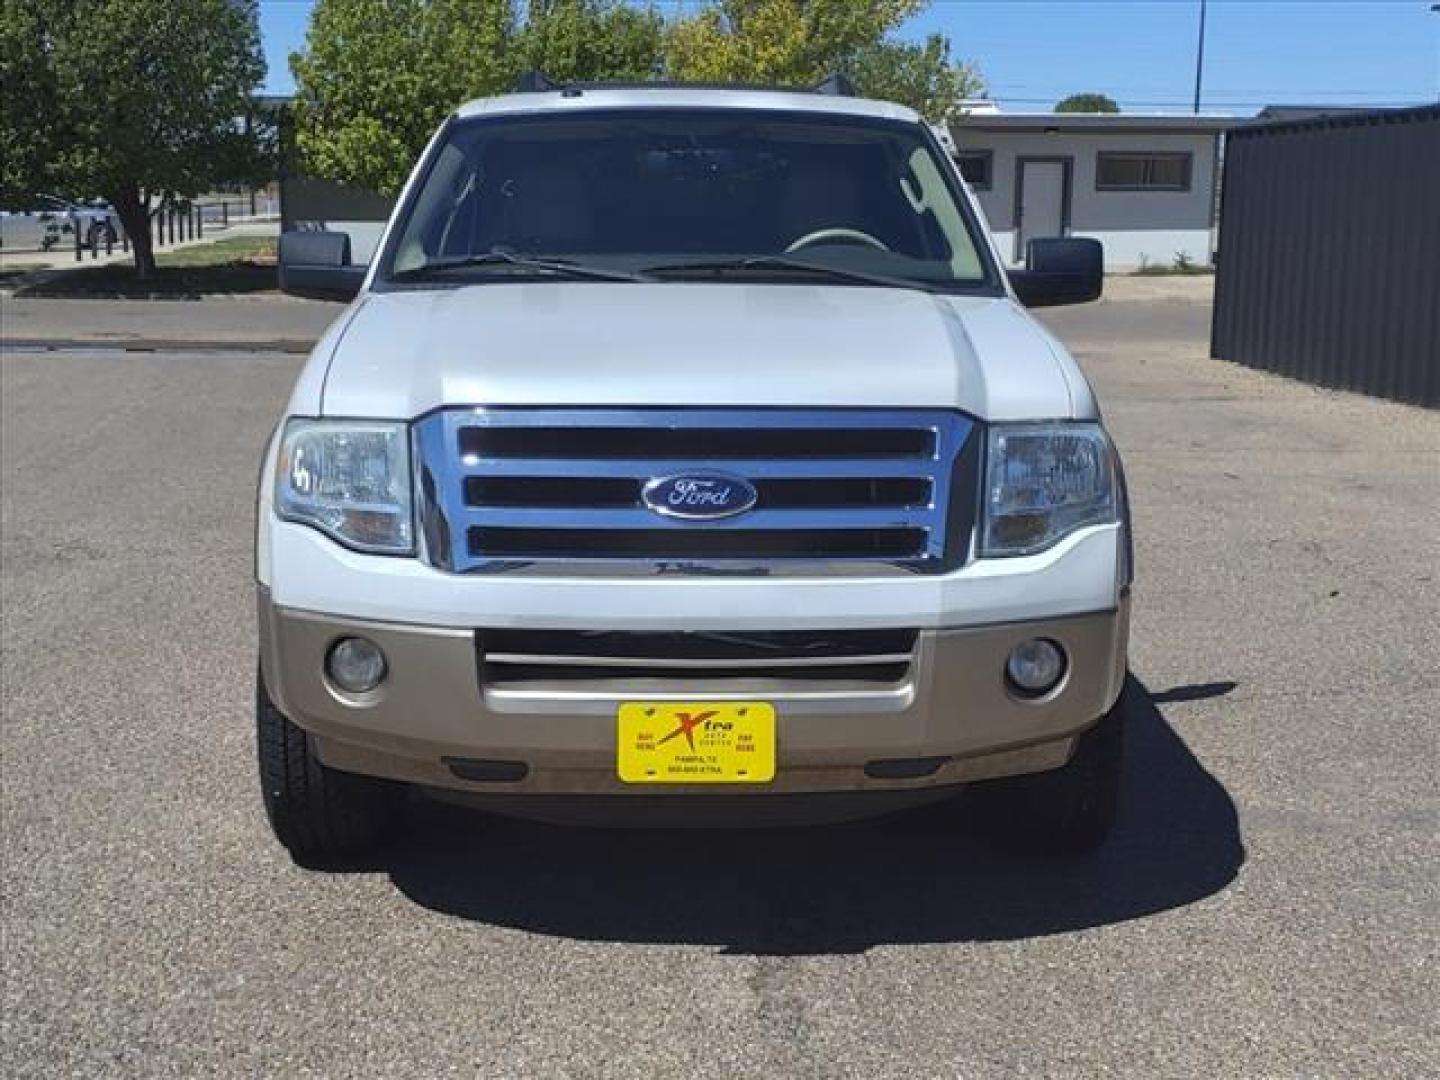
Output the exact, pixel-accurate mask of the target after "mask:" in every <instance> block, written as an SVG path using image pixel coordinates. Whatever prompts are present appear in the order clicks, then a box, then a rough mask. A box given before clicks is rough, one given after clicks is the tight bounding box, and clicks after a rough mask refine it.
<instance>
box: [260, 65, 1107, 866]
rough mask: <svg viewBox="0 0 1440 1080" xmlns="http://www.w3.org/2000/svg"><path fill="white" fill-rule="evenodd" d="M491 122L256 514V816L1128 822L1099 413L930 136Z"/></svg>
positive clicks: (360, 286) (558, 93) (333, 283)
mask: <svg viewBox="0 0 1440 1080" xmlns="http://www.w3.org/2000/svg"><path fill="white" fill-rule="evenodd" d="M827 88H828V90H829V91H831V92H826V93H813V94H809V93H800V92H779V91H751V90H717V89H704V88H693V87H675V86H668V87H667V86H658V85H646V86H638V87H617V86H584V87H565V88H561V89H542V90H537V91H533V92H526V93H518V94H514V95H511V96H507V97H500V98H492V99H487V100H483V101H475V102H471V103H470V104H468V105H465V106H463V107H461V108H460V109H458V110H457V111H456V112H455V113H454V115H452V116H451V117H450V118H449V119H448V120H446V122H445V124H444V125H443V127H442V128H441V129H440V130H439V132H437V133H436V135H435V137H434V139H433V140H432V141H431V143H430V145H429V147H428V148H427V149H426V151H425V152H424V154H423V156H422V157H421V159H420V162H419V164H418V166H417V167H416V169H415V172H414V175H413V176H412V177H411V179H410V181H409V183H408V184H407V186H406V188H405V190H404V192H403V194H402V195H401V197H400V200H399V202H398V205H397V206H396V209H395V212H394V215H393V217H392V218H391V221H390V223H389V226H388V227H387V229H386V232H385V234H384V237H383V239H382V241H381V243H380V246H379V248H378V250H377V253H376V256H375V258H374V260H373V262H372V264H371V265H370V266H369V267H368V268H365V267H355V266H351V265H350V259H349V242H348V238H347V237H345V236H344V235H343V234H337V233H325V232H312V233H293V234H286V235H285V236H284V237H283V238H282V243H281V279H282V285H283V286H284V287H285V288H286V289H287V290H289V291H291V292H295V293H300V294H305V295H315V294H327V295H336V294H343V295H347V296H354V302H353V303H351V304H350V306H349V307H347V308H346V309H345V311H344V312H343V313H342V314H341V315H340V317H339V318H338V319H337V320H336V321H335V323H334V325H333V326H332V327H331V328H330V330H329V331H328V332H327V333H326V334H325V336H324V338H323V339H322V340H321V341H320V343H319V344H318V345H317V346H316V348H315V350H314V352H313V354H312V355H311V357H310V360H309V362H308V363H307V364H306V366H305V368H304V370H303V371H302V373H301V374H300V377H299V380H298V382H297V384H296V386H295V390H294V393H293V395H292V396H291V398H290V402H289V406H288V407H287V409H286V411H285V417H284V419H283V421H282V422H281V423H280V425H279V427H278V428H277V429H276V431H275V434H274V437H273V438H272V439H271V441H270V445H269V447H268V449H267V451H266V456H265V462H264V467H263V469H262V472H261V482H260V492H259V529H258V537H257V549H258V550H257V575H258V579H259V606H260V620H259V624H260V674H261V678H260V681H259V685H258V709H257V712H258V724H259V753H260V770H261V779H262V783H263V787H264V796H265V805H266V808H267V810H268V813H269V818H270V821H271V824H272V825H273V827H274V830H275V832H276V834H277V835H278V836H279V838H280V840H281V841H282V842H283V843H284V844H285V845H286V846H287V847H288V848H289V849H290V850H291V852H292V853H294V854H295V855H296V856H297V857H300V858H307V859H309V858H315V857H321V856H325V855H328V854H333V853H338V852H343V851H351V850H354V849H356V848H360V847H363V846H366V845H369V844H371V843H373V842H375V841H376V840H377V839H378V838H379V836H380V835H381V833H382V832H383V831H384V829H385V827H386V826H387V825H388V824H389V823H390V822H391V821H392V820H393V819H394V817H395V816H396V814H397V813H398V812H399V811H398V807H399V803H398V798H397V796H398V795H399V793H400V792H401V791H402V790H403V788H404V787H405V786H406V785H410V786H415V787H419V788H423V789H427V790H429V791H430V792H431V793H437V794H442V795H444V796H446V797H449V798H459V799H468V800H472V801H475V802H477V803H479V804H481V805H484V806H488V807H491V808H493V809H496V810H500V811H503V812H509V813H515V814H524V815H532V816H537V817H546V818H562V819H566V820H579V821H584V822H592V823H593V822H605V823H610V822H619V823H637V822H638V823H644V822H658V821H667V822H669V821H681V822H684V821H700V822H707V823H720V824H725V823H739V822H756V821H762V822H763V821H786V822H789V821H795V820H813V819H818V818H824V819H834V818H840V817H845V816H855V815H861V814H866V813H874V812H879V811H882V810H890V809H895V808H898V807H904V806H910V805H915V804H919V803H923V802H926V801H930V800H936V799H940V798H945V797H948V796H950V795H953V794H954V793H956V792H957V791H958V790H959V789H960V788H961V787H962V786H967V785H975V791H976V794H977V795H979V796H980V798H979V799H978V800H977V801H978V802H980V803H981V807H980V808H981V809H982V810H984V811H985V812H986V813H988V815H989V816H990V817H991V819H992V820H993V821H994V822H995V823H996V824H997V826H998V827H1000V828H1001V829H1003V830H1004V832H1005V833H1006V834H1007V835H1008V836H1010V837H1011V838H1013V839H1015V840H1018V841H1020V842H1021V843H1023V844H1024V845H1025V846H1028V847H1031V848H1044V849H1051V850H1063V851H1074V850H1084V849H1087V848H1090V847H1093V846H1094V845H1096V844H1098V843H1099V842H1100V841H1101V840H1103V838H1104V836H1105V834H1106V831H1107V830H1108V828H1109V825H1110V822H1111V819H1112V817H1113V814H1114V807H1115V800H1116V792H1117V786H1118V782H1119V763H1120V749H1121V737H1122V728H1123V721H1122V712H1123V710H1122V709H1121V708H1120V706H1119V704H1118V702H1120V700H1121V698H1122V689H1123V687H1124V685H1125V681H1126V639H1127V629H1128V607H1129V592H1130V577H1131V558H1130V551H1129V529H1128V522H1127V512H1126V503H1125V494H1124V486H1123V481H1122V477H1121V472H1120V465H1119V461H1118V459H1117V458H1116V455H1115V451H1114V448H1113V447H1112V445H1111V443H1110V440H1109V438H1108V437H1107V436H1106V434H1105V431H1104V429H1103V428H1102V427H1101V425H1100V414H1099V410H1098V408H1097V406H1096V402H1095V397H1094V395H1093V394H1092V393H1091V390H1090V387H1089V385H1088V384H1087V383H1086V381H1085V378H1084V376H1083V375H1082V374H1081V372H1080V370H1079V368H1078V367H1077V366H1076V364H1075V362H1074V360H1072V359H1071V357H1070V355H1069V354H1068V353H1067V352H1066V351H1065V349H1064V347H1063V346H1062V345H1061V344H1060V343H1059V342H1058V341H1056V340H1055V338H1053V337H1052V336H1051V335H1050V334H1048V333H1047V332H1046V331H1045V330H1044V329H1043V328H1042V327H1041V326H1040V325H1039V324H1037V323H1036V322H1035V321H1034V320H1033V319H1032V318H1031V317H1030V316H1029V315H1028V314H1027V313H1026V311H1025V309H1024V306H1023V305H1026V304H1029V305H1031V306H1035V305H1039V304H1046V303H1070V302H1076V301H1082V300H1089V299H1094V298H1095V297H1096V296H1098V295H1099V291H1100V280H1101V278H1100V265H1101V258H1100V256H1101V253H1100V250H1099V245H1098V244H1096V243H1095V242H1093V241H1089V240H1052V241H1037V242H1035V244H1034V245H1033V246H1032V249H1031V251H1030V261H1029V265H1028V266H1027V268H1026V269H1025V270H1016V271H1011V272H1009V273H1008V274H1007V272H1006V271H1005V270H1004V269H1003V268H1002V265H1001V261H1000V259H999V258H998V257H997V253H996V251H995V249H994V246H993V244H992V243H991V241H990V239H989V237H988V235H987V233H986V231H985V229H984V226H983V225H982V219H981V216H980V213H979V211H978V209H977V207H976V205H975V203H974V200H973V199H972V197H971V196H970V194H969V193H968V191H967V190H966V189H965V186H964V184H963V183H962V181H961V179H960V176H959V175H958V173H957V170H956V169H955V167H954V164H953V163H952V161H951V160H950V158H949V156H948V155H947V154H946V153H945V152H944V151H943V149H942V147H941V146H940V145H939V143H938V142H937V140H936V138H935V135H934V133H933V132H932V131H931V130H930V129H929V128H928V127H927V126H926V125H925V123H924V122H923V121H922V120H921V119H920V118H919V117H918V116H917V115H916V114H915V113H913V112H911V111H910V110H908V109H905V108H901V107H899V106H896V105H891V104H886V103H882V102H877V101H865V100H858V99H855V98H852V97H848V96H845V95H844V94H843V93H836V92H834V91H835V90H836V84H835V83H833V82H832V83H829V84H827Z"/></svg>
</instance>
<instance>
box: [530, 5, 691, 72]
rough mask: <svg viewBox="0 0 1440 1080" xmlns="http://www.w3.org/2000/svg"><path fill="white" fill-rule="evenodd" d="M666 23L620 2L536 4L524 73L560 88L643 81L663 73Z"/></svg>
mask: <svg viewBox="0 0 1440 1080" xmlns="http://www.w3.org/2000/svg"><path fill="white" fill-rule="evenodd" d="M664 31H665V21H664V19H662V18H661V17H660V14H659V13H658V12H657V11H655V10H654V9H653V8H637V7H631V6H630V5H628V4H624V3H620V2H619V0H530V3H529V5H528V6H527V8H526V14H525V22H524V25H523V27H522V28H521V30H520V34H519V39H520V40H519V49H518V52H519V54H520V56H521V57H522V58H523V64H522V68H523V69H524V70H527V71H541V72H544V73H545V75H547V76H548V77H549V78H551V79H554V80H556V81H557V82H567V83H568V82H597V81H600V80H604V79H620V80H628V81H638V80H642V79H649V78H653V77H654V76H655V75H656V74H658V73H659V71H660V67H661V59H662V56H663V52H664Z"/></svg>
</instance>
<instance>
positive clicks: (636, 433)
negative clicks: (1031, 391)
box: [460, 426, 935, 461]
mask: <svg viewBox="0 0 1440 1080" xmlns="http://www.w3.org/2000/svg"><path fill="white" fill-rule="evenodd" d="M934 452H935V435H934V432H932V431H927V430H926V429H924V428H904V427H897V428H844V427H837V428H829V429H806V428H779V429H776V428H749V427H709V426H707V427H698V428H696V427H690V428H673V427H643V426H628V427H602V426H595V427H553V428H534V427H526V428H512V427H488V426H485V427H480V426H476V427H467V428H464V429H462V430H461V432H460V454H461V456H462V457H475V458H482V457H511V458H515V457H521V458H589V457H598V458H609V459H615V460H631V459H639V460H649V459H653V458H667V457H682V456H683V457H686V458H689V459H691V460H697V459H698V460H703V461H718V460H737V461H738V460H749V459H755V458H760V459H764V458H788V459H817V460H819V459H827V458H845V457H848V458H867V457H910V458H917V457H918V458H925V457H929V456H930V455H931V454H933V453H934Z"/></svg>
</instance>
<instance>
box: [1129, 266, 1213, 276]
mask: <svg viewBox="0 0 1440 1080" xmlns="http://www.w3.org/2000/svg"><path fill="white" fill-rule="evenodd" d="M1213 273H1215V268H1214V267H1213V266H1202V265H1200V264H1199V263H1191V264H1190V265H1189V266H1186V267H1183V268H1182V267H1179V266H1166V265H1165V264H1164V263H1156V264H1154V265H1153V266H1142V267H1140V268H1139V269H1138V270H1135V271H1133V276H1134V277H1207V276H1209V275H1211V274H1213Z"/></svg>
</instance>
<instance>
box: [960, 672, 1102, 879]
mask: <svg viewBox="0 0 1440 1080" xmlns="http://www.w3.org/2000/svg"><path fill="white" fill-rule="evenodd" d="M1129 696H1130V691H1129V688H1128V684H1127V687H1126V689H1125V690H1122V691H1121V693H1120V697H1119V699H1118V700H1116V702H1115V704H1114V705H1112V706H1111V707H1110V711H1109V712H1107V713H1106V714H1105V715H1104V716H1102V717H1101V718H1100V720H1099V721H1098V722H1097V723H1096V724H1095V725H1094V726H1093V727H1092V728H1090V729H1089V730H1088V731H1086V732H1085V733H1084V734H1083V735H1081V736H1080V738H1079V739H1078V740H1077V743H1076V747H1075V753H1074V754H1073V755H1071V758H1070V760H1069V761H1068V762H1067V763H1066V764H1065V765H1064V766H1062V767H1061V768H1059V769H1053V770H1051V771H1050V772H1043V773H1033V774H1031V775H1028V776H1016V777H1012V778H1009V779H1005V780H992V781H989V782H987V783H983V784H979V785H977V786H976V788H975V789H974V791H973V793H972V796H973V798H974V799H975V801H976V802H977V803H978V804H979V805H978V806H977V810H978V812H979V813H980V816H981V820H982V822H983V823H984V827H985V829H986V831H987V832H988V833H989V834H990V835H991V836H992V837H994V838H995V839H996V840H997V841H999V842H1000V844H1001V845H1002V846H1004V847H1006V848H1008V849H1010V850H1013V851H1017V852H1020V853H1023V854H1029V855H1052V856H1077V855H1087V854H1089V853H1090V852H1092V851H1094V850H1095V849H1096V848H1098V847H1100V845H1101V844H1103V843H1104V842H1105V839H1106V837H1108V836H1109V835H1110V829H1111V827H1112V826H1113V825H1114V823H1115V815H1116V810H1117V808H1118V806H1119V802H1120V778H1121V766H1122V763H1123V761H1124V749H1125V712H1126V703H1127V700H1128V698H1129Z"/></svg>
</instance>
